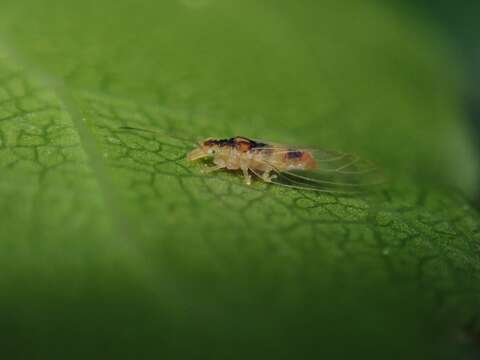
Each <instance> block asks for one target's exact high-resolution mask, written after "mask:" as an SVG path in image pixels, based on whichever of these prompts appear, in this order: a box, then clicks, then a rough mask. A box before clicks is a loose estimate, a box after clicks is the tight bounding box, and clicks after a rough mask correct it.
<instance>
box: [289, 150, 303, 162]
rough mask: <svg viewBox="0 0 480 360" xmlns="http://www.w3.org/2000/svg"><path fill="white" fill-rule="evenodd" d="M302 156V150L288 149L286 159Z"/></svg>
mask: <svg viewBox="0 0 480 360" xmlns="http://www.w3.org/2000/svg"><path fill="white" fill-rule="evenodd" d="M302 156H303V151H298V150H297V151H295V150H292V151H289V152H287V158H288V159H291V160H294V159H301V158H302Z"/></svg>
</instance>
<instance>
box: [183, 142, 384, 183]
mask: <svg viewBox="0 0 480 360" xmlns="http://www.w3.org/2000/svg"><path fill="white" fill-rule="evenodd" d="M204 158H211V159H212V161H213V165H212V166H210V167H209V168H207V169H206V171H207V172H212V171H217V170H221V169H227V170H241V171H242V173H243V177H244V179H245V183H246V184H247V185H250V184H251V182H252V175H254V176H255V177H257V178H258V179H260V180H262V181H265V182H267V183H273V184H277V185H282V186H286V187H291V188H298V189H308V190H315V191H321V192H330V193H337V192H343V193H352V192H358V190H359V189H360V187H365V186H368V185H376V184H379V183H381V182H383V179H381V174H380V172H379V170H378V168H377V167H376V166H374V165H373V164H372V163H370V162H368V161H364V160H362V159H360V158H359V157H357V156H354V155H349V154H345V153H339V152H334V151H329V150H319V149H308V148H301V147H295V146H293V147H292V146H287V145H282V144H275V143H271V142H265V141H259V140H252V139H249V138H246V137H243V136H236V137H232V138H227V139H213V138H208V139H206V140H204V141H201V142H200V143H199V144H198V146H197V147H196V148H195V149H194V150H192V151H191V152H190V153H188V155H187V159H188V160H189V161H196V160H199V159H204Z"/></svg>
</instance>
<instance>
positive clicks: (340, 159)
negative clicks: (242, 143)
mask: <svg viewBox="0 0 480 360" xmlns="http://www.w3.org/2000/svg"><path fill="white" fill-rule="evenodd" d="M264 150H266V151H270V152H271V153H272V156H270V157H269V159H276V160H275V161H273V160H264V162H265V164H266V165H268V167H270V168H271V172H272V174H274V175H275V177H273V178H272V179H271V182H272V183H274V184H277V185H281V186H285V187H291V188H298V189H307V190H314V191H320V192H327V193H344V194H353V193H359V192H365V191H368V190H371V189H375V188H377V187H378V186H379V185H381V184H384V183H385V181H386V179H385V176H384V174H383V173H382V171H381V170H380V169H379V167H378V166H376V165H375V164H373V163H372V162H370V161H368V160H364V159H362V158H360V157H358V156H356V155H352V154H346V153H341V152H337V151H332V150H323V149H306V148H305V149H304V148H302V149H287V148H282V147H271V148H268V147H265V148H264ZM304 153H305V154H306V155H307V157H311V158H313V160H314V164H315V168H314V169H310V170H302V169H295V167H293V168H290V169H288V170H285V166H282V161H284V164H283V165H285V164H289V163H290V164H294V163H295V162H294V160H290V159H295V158H297V157H300V156H301V154H304ZM279 159H280V160H279ZM282 159H283V160H282ZM298 161H299V163H298V164H301V161H302V160H298Z"/></svg>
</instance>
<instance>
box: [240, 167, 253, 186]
mask: <svg viewBox="0 0 480 360" xmlns="http://www.w3.org/2000/svg"><path fill="white" fill-rule="evenodd" d="M242 172H243V177H244V178H245V184H247V185H251V184H252V177H251V175H250V174H249V173H248V167H246V166H242Z"/></svg>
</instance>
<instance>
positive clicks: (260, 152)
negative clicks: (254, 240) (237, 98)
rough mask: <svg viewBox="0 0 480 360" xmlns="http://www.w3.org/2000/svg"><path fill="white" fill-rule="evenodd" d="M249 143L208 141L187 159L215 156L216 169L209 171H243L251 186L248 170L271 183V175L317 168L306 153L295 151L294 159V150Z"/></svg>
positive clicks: (210, 168)
mask: <svg viewBox="0 0 480 360" xmlns="http://www.w3.org/2000/svg"><path fill="white" fill-rule="evenodd" d="M249 141H250V140H248V139H243V138H238V139H237V138H232V139H229V140H205V141H204V142H202V143H201V144H200V146H199V147H198V148H196V149H194V150H193V151H192V152H190V153H189V154H188V160H190V161H195V160H197V159H200V158H204V157H212V160H213V163H214V166H211V167H209V168H208V169H207V170H206V171H209V172H210V171H216V170H220V169H227V170H241V171H242V172H243V175H244V177H245V182H246V183H247V184H248V185H250V183H251V175H250V174H249V171H251V172H252V173H254V174H255V175H257V176H258V177H260V178H261V179H262V180H263V181H266V182H270V181H271V180H272V179H273V178H274V177H275V176H276V175H270V173H271V172H276V173H278V172H282V171H287V170H304V169H308V168H312V167H315V166H316V164H315V162H314V160H313V157H312V156H311V154H309V153H307V152H305V151H296V152H295V151H294V153H295V154H296V155H295V156H293V157H292V156H289V154H292V150H289V149H288V148H286V147H283V146H273V145H269V146H265V147H252V142H251V141H250V142H249ZM222 142H223V143H222ZM217 143H220V144H221V145H218V144H217ZM255 144H257V143H255Z"/></svg>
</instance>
